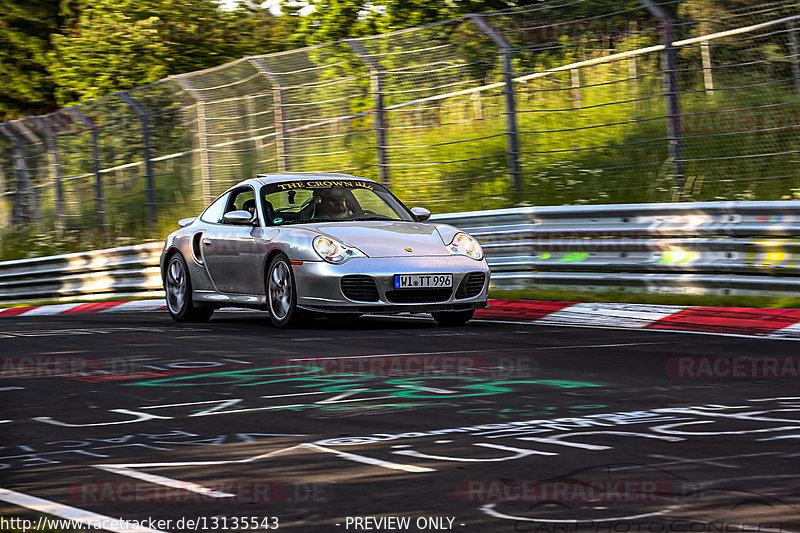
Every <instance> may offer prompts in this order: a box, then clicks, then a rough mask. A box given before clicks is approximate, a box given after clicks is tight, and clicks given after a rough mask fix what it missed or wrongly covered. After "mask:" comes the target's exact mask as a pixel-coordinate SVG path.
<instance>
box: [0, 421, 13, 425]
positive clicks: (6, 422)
mask: <svg viewBox="0 0 800 533" xmlns="http://www.w3.org/2000/svg"><path fill="white" fill-rule="evenodd" d="M9 422H11V420H0V424H8V423H9Z"/></svg>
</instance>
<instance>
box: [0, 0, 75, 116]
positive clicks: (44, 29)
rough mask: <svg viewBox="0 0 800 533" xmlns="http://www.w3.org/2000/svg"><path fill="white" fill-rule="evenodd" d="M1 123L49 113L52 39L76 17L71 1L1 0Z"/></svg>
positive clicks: (53, 104)
mask: <svg viewBox="0 0 800 533" xmlns="http://www.w3.org/2000/svg"><path fill="white" fill-rule="evenodd" d="M0 13H1V14H2V15H0V80H2V81H0V120H7V119H11V118H15V117H17V116H20V115H26V114H30V113H39V112H45V111H52V110H53V109H54V108H55V107H56V102H55V85H54V83H53V80H52V79H51V77H50V75H49V73H48V70H47V65H48V57H47V55H48V53H49V52H50V51H51V50H52V40H51V36H52V35H54V34H57V33H59V32H61V31H63V28H64V27H65V25H67V24H68V23H69V22H70V21H71V20H72V19H73V17H74V16H75V13H74V4H73V1H72V0H61V1H60V2H54V1H52V0H29V1H27V2H20V1H19V0H0Z"/></svg>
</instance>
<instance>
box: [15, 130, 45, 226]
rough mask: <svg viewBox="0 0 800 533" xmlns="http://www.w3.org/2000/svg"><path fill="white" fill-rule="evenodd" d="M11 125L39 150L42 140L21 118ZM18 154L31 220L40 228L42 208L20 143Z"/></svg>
mask: <svg viewBox="0 0 800 533" xmlns="http://www.w3.org/2000/svg"><path fill="white" fill-rule="evenodd" d="M28 118H30V117H28ZM11 127H12V128H16V130H17V131H18V132H19V133H20V134H21V135H22V137H25V139H27V140H28V142H29V143H30V144H34V145H37V146H38V147H39V150H40V151H41V146H42V140H41V139H40V138H39V137H37V136H36V134H35V133H33V132H32V131H31V130H30V129H29V128H28V127H27V126H26V125H25V123H24V122H23V119H18V120H15V121H14V122H13V123H12V124H11ZM20 155H21V156H22V158H23V159H22V163H23V166H24V169H25V172H24V174H23V184H24V186H25V189H26V191H27V197H28V206H29V207H30V208H31V210H32V211H33V221H34V223H35V224H36V225H37V226H39V227H40V228H42V227H43V226H42V208H41V205H40V204H39V195H38V193H37V192H36V188H35V187H34V186H33V183H32V182H31V179H30V172H28V164H27V163H25V159H24V157H25V155H24V153H23V152H22V144H20ZM37 171H38V168H37Z"/></svg>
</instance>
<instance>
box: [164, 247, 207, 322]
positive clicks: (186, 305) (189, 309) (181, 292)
mask: <svg viewBox="0 0 800 533" xmlns="http://www.w3.org/2000/svg"><path fill="white" fill-rule="evenodd" d="M164 292H165V293H166V297H167V309H168V310H169V315H170V316H171V317H172V319H173V320H175V321H176V322H206V321H207V320H208V319H210V318H211V315H212V314H214V308H213V307H208V306H202V305H197V304H195V303H194V302H193V301H192V279H191V277H190V276H189V269H188V268H187V267H186V261H185V260H184V259H183V256H182V255H181V254H180V253H176V254H175V255H173V256H172V257H171V258H170V260H169V263H167V271H166V272H165V275H164Z"/></svg>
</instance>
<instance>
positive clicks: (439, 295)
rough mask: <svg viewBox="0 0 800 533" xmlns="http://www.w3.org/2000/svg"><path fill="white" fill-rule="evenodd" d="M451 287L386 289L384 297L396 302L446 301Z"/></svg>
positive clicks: (451, 291)
mask: <svg viewBox="0 0 800 533" xmlns="http://www.w3.org/2000/svg"><path fill="white" fill-rule="evenodd" d="M451 294H453V289H451V288H447V289H433V288H430V289H403V290H399V291H386V299H387V300H389V301H390V302H392V303H396V304H418V303H427V302H446V301H447V300H449V299H450V295H451Z"/></svg>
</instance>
